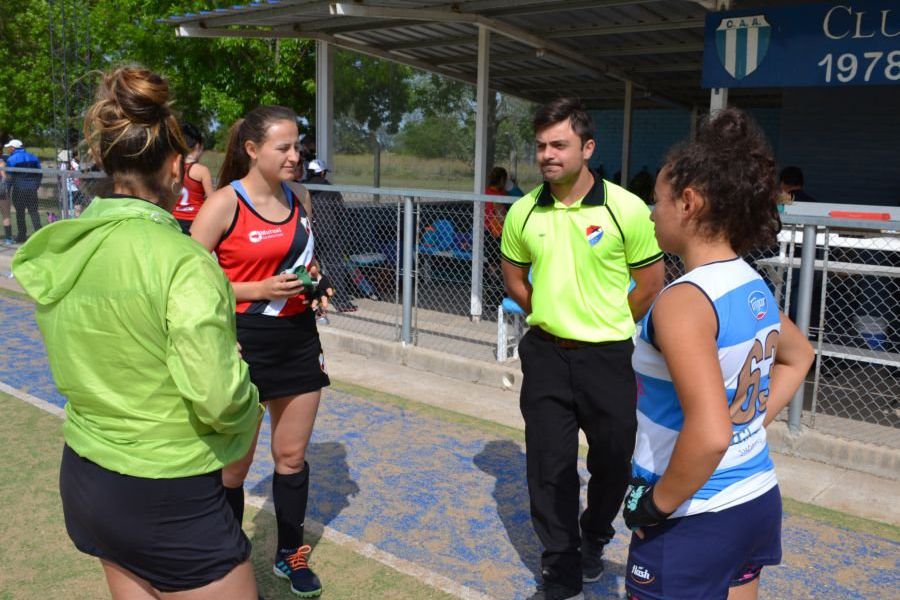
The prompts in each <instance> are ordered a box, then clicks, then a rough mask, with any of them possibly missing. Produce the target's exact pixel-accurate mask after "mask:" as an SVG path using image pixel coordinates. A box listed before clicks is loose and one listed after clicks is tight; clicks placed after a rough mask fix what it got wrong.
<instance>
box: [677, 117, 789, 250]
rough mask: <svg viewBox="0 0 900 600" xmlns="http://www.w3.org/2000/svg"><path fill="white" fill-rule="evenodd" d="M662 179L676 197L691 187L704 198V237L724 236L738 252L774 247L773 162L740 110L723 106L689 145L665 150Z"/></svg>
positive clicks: (701, 224)
mask: <svg viewBox="0 0 900 600" xmlns="http://www.w3.org/2000/svg"><path fill="white" fill-rule="evenodd" d="M663 175H664V176H665V177H666V178H667V180H668V182H669V183H670V184H671V186H672V190H673V192H674V193H675V195H676V196H680V195H681V193H682V192H684V190H685V188H687V187H691V188H694V189H696V190H697V191H698V192H700V193H701V194H702V195H703V197H704V198H705V199H706V208H705V209H704V211H703V212H702V213H701V214H700V215H699V223H698V226H699V229H700V231H701V232H703V233H705V234H706V235H708V236H709V237H711V238H717V237H719V236H724V237H725V238H726V239H727V240H728V241H729V243H730V244H731V247H732V248H733V249H734V251H735V252H737V253H738V254H746V253H748V252H749V251H751V250H753V249H755V248H761V247H769V246H772V245H774V244H775V243H776V236H777V235H778V232H779V231H780V230H781V219H780V218H779V216H778V207H777V205H776V197H777V193H778V190H777V187H776V177H775V159H774V157H773V156H772V150H771V149H770V147H769V144H768V142H767V141H766V137H765V135H764V134H763V132H762V130H761V129H760V128H759V126H758V125H757V124H756V123H755V122H754V121H753V119H751V118H750V117H749V116H748V115H747V114H746V113H745V112H743V111H741V110H739V109H736V108H726V109H724V110H722V111H720V112H718V113H716V114H715V115H714V116H712V117H710V118H707V119H706V120H705V121H704V122H703V123H702V124H701V125H700V128H699V130H698V132H697V138H696V139H695V140H694V141H687V142H683V143H681V144H679V145H677V146H675V147H674V148H672V149H671V150H670V151H669V153H668V154H667V155H666V159H665V166H664V167H663Z"/></svg>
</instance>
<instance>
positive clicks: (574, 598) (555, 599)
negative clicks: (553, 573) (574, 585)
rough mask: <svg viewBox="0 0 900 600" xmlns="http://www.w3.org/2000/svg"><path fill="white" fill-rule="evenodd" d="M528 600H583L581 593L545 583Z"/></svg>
mask: <svg viewBox="0 0 900 600" xmlns="http://www.w3.org/2000/svg"><path fill="white" fill-rule="evenodd" d="M541 588H542V589H539V590H538V591H537V593H535V594H534V595H533V596H531V597H530V598H529V599H528V600H584V594H583V593H582V592H576V591H575V590H571V589H569V588H567V587H565V586H562V585H559V584H558V583H545V584H544V585H542V586H541Z"/></svg>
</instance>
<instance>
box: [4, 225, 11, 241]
mask: <svg viewBox="0 0 900 600" xmlns="http://www.w3.org/2000/svg"><path fill="white" fill-rule="evenodd" d="M3 237H6V238H11V237H12V225H4V226H3Z"/></svg>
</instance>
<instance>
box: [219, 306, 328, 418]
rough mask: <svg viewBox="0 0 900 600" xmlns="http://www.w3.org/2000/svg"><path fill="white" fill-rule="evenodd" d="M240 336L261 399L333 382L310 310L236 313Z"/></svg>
mask: <svg viewBox="0 0 900 600" xmlns="http://www.w3.org/2000/svg"><path fill="white" fill-rule="evenodd" d="M237 339H238V342H239V343H240V344H241V354H242V355H243V356H244V360H245V361H247V364H248V365H249V366H250V381H252V382H253V383H254V384H256V387H257V388H259V399H260V400H262V401H265V400H274V399H276V398H284V397H286V396H296V395H298V394H305V393H307V392H314V391H316V390H320V389H322V388H323V387H326V386H328V385H330V384H331V381H330V380H329V379H328V374H327V373H326V371H325V355H324V353H323V352H322V344H321V342H319V331H318V329H316V317H315V315H314V314H313V311H311V310H307V311H304V312H302V313H300V314H299V315H294V316H291V317H269V316H266V315H246V314H240V313H239V314H238V315H237Z"/></svg>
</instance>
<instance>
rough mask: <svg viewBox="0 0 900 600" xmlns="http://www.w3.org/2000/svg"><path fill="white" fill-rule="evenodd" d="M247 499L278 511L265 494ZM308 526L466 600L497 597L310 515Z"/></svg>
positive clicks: (331, 538) (272, 511)
mask: <svg viewBox="0 0 900 600" xmlns="http://www.w3.org/2000/svg"><path fill="white" fill-rule="evenodd" d="M246 503H247V504H249V505H251V506H255V507H256V508H260V509H263V510H267V511H269V512H270V513H274V512H275V507H274V506H273V505H272V501H271V499H269V498H266V497H264V496H257V495H255V494H247V498H246ZM305 527H306V530H307V531H309V532H310V533H312V534H313V535H317V536H320V537H322V538H324V539H326V540H328V541H329V542H333V543H335V544H337V545H339V546H342V547H344V548H347V549H348V550H352V551H353V552H356V553H357V554H361V555H362V556H365V557H366V558H370V559H372V560H375V561H378V562H380V563H382V564H383V565H386V566H388V567H390V568H392V569H394V570H395V571H398V572H400V573H403V574H404V575H409V576H410V577H413V578H415V579H418V580H419V581H421V582H423V583H426V584H428V585H430V586H431V587H433V588H437V589H439V590H441V591H442V592H446V593H447V594H451V595H453V596H456V597H457V598H462V599H463V600H494V599H493V598H492V597H491V596H488V595H486V594H483V593H481V592H479V591H477V590H473V589H472V588H470V587H467V586H464V585H460V584H458V583H456V582H455V581H453V580H451V579H448V578H447V577H444V576H443V575H439V574H437V573H435V572H434V571H430V570H429V569H426V568H425V567H422V566H419V565H417V564H415V563H413V562H410V561H408V560H405V559H403V558H400V557H399V556H394V555H393V554H390V553H388V552H385V551H384V550H381V549H380V548H377V547H376V546H373V545H372V544H369V543H366V542H361V541H359V540H357V539H356V538H353V537H350V536H349V535H347V534H345V533H341V532H340V531H338V530H336V529H332V528H331V527H328V526H325V525H322V524H321V523H318V522H316V521H313V520H311V519H307V521H306V526H305Z"/></svg>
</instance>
